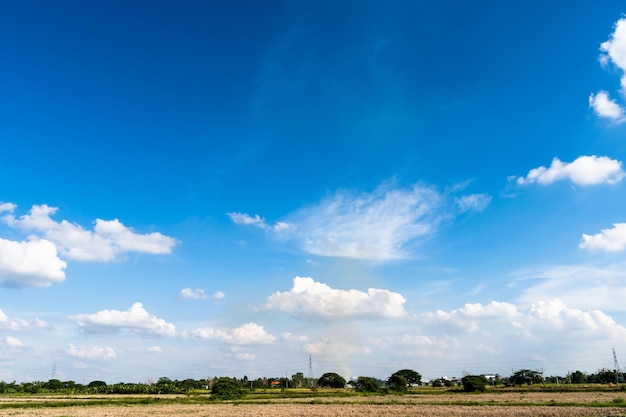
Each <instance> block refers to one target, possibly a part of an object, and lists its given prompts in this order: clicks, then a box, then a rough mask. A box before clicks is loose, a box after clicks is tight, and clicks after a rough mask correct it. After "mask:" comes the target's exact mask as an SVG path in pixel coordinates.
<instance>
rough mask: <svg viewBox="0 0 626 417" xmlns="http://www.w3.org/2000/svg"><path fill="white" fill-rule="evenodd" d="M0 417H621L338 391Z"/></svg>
mask: <svg viewBox="0 0 626 417" xmlns="http://www.w3.org/2000/svg"><path fill="white" fill-rule="evenodd" d="M0 415H3V416H17V417H19V416H41V417H62V416H72V417H81V416H85V417H86V416H90V417H99V416H102V417H104V416H107V417H112V416H128V417H143V416H146V417H147V416H188V417H195V416H198V417H200V416H203V417H204V416H294V415H298V416H310V417H318V416H319V417H323V416H355V417H356V416H362V417H369V416H372V417H373V416H435V417H438V416H442V417H443V416H477V417H482V416H485V417H487V416H493V417H509V416H510V417H521V416H546V417H547V416H551V417H552V416H554V417H559V416H563V417H565V416H574V417H577V416H580V417H586V416H603V417H608V416H626V391H622V390H597V391H594V390H589V391H584V390H583V391H564V392H563V391H559V392H556V391H532V390H518V391H506V390H489V391H487V392H485V393H480V394H475V393H462V392H455V391H447V390H433V389H431V390H417V391H410V392H409V393H408V394H404V395H357V394H356V393H353V392H346V390H319V391H317V392H312V391H309V390H287V391H281V390H267V391H265V390H263V391H260V392H256V393H252V394H249V395H247V396H246V397H245V398H243V399H240V400H237V401H234V402H228V401H226V402H221V401H218V402H215V401H211V400H210V396H209V394H206V393H197V394H192V395H125V396H122V395H76V396H72V395H63V396H59V395H25V396H14V395H9V396H1V397H0Z"/></svg>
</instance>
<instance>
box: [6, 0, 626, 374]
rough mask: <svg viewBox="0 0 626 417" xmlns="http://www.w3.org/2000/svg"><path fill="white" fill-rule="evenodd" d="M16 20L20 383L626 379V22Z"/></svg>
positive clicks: (262, 8) (314, 12) (263, 16)
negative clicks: (618, 374) (299, 375)
mask: <svg viewBox="0 0 626 417" xmlns="http://www.w3.org/2000/svg"><path fill="white" fill-rule="evenodd" d="M226 3H227V4H225V3H224V2H209V1H206V2H200V1H198V2H196V1H185V2H177V3H174V2H167V1H130V2H127V1H125V2H121V1H106V2H91V3H90V4H85V3H83V2H75V1H60V2H43V1H41V2H39V1H23V2H11V3H7V4H5V5H4V6H3V12H2V13H0V51H1V53H2V57H3V60H2V61H3V63H2V66H0V91H2V93H1V96H0V97H1V99H0V176H1V177H2V178H3V179H4V180H3V181H2V186H1V188H0V284H1V286H0V380H5V381H12V380H17V381H37V380H43V381H45V380H48V379H50V378H58V379H61V380H73V381H76V382H79V383H89V382H90V381H93V380H104V381H107V382H109V383H115V382H120V381H125V382H132V381H136V382H146V381H148V380H155V379H158V378H159V377H162V376H167V377H169V378H176V379H181V378H194V379H200V378H206V377H212V376H235V377H243V376H244V375H246V376H248V377H249V378H257V377H262V376H267V377H283V376H285V375H286V376H291V375H293V374H295V373H296V372H303V373H304V374H305V375H307V374H308V365H309V356H310V357H311V358H312V365H313V374H314V376H317V377H318V376H320V375H321V374H322V373H325V372H338V373H340V374H341V375H342V376H344V377H345V378H352V377H356V376H361V375H365V376H374V377H379V378H386V377H388V376H389V375H390V374H391V373H393V372H395V371H397V370H399V369H403V368H410V369H414V370H416V371H418V372H420V373H421V374H422V375H423V376H424V378H426V379H430V378H438V377H443V376H447V377H460V376H461V375H462V373H463V372H464V371H465V372H471V373H477V374H481V373H499V374H501V375H504V376H508V375H510V374H511V372H512V371H513V370H517V369H520V368H528V369H537V370H543V371H544V372H545V374H546V375H564V374H566V373H567V372H569V371H575V370H582V371H587V372H595V371H596V370H598V369H600V368H612V366H613V356H612V351H611V349H612V348H615V350H616V352H617V355H618V358H621V357H623V359H622V361H626V304H624V299H626V259H625V258H624V255H625V253H626V188H625V187H626V181H625V176H626V171H624V166H623V160H624V159H626V17H625V16H624V13H625V12H626V8H625V7H624V5H623V3H622V2H617V1H599V2H593V4H591V3H589V4H575V3H576V2H574V3H572V2H564V1H554V2H548V4H546V3H545V2H539V1H534V0H533V1H529V2H523V3H510V2H498V1H484V2H480V3H475V2H474V3H473V4H471V5H469V4H466V2H458V1H444V2H436V4H433V2H422V1H386V2H376V1H341V2H336V1H332V2H331V1H268V2H254V1H243V0H237V1H232V2H226Z"/></svg>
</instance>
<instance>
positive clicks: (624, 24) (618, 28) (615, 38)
mask: <svg viewBox="0 0 626 417" xmlns="http://www.w3.org/2000/svg"><path fill="white" fill-rule="evenodd" d="M600 50H601V51H602V55H601V57H600V58H601V62H604V63H609V62H612V63H613V64H614V65H615V66H616V67H618V68H619V69H620V70H621V71H622V72H626V17H622V18H621V19H619V20H618V21H617V22H615V30H614V31H613V33H612V34H611V35H610V39H609V40H608V41H606V42H603V43H602V44H601V45H600ZM621 84H622V87H624V85H625V84H626V74H624V75H622V80H621Z"/></svg>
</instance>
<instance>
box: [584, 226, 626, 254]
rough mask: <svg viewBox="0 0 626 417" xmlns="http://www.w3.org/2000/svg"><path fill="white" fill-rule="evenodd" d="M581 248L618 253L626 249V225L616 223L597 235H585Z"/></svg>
mask: <svg viewBox="0 0 626 417" xmlns="http://www.w3.org/2000/svg"><path fill="white" fill-rule="evenodd" d="M579 247H580V248H581V249H588V250H592V251H607V252H616V251H620V250H624V249H625V248H626V223H615V224H613V228H612V229H602V230H601V231H600V233H597V234H595V235H587V234H584V233H583V237H582V239H581V242H580V245H579Z"/></svg>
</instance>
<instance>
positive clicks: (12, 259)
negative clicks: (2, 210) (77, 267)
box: [0, 238, 67, 287]
mask: <svg viewBox="0 0 626 417" xmlns="http://www.w3.org/2000/svg"><path fill="white" fill-rule="evenodd" d="M66 267H67V263H66V262H65V261H63V260H61V259H60V258H59V256H58V254H57V249H56V247H55V245H54V244H53V243H52V242H50V241H49V240H46V239H36V238H32V239H31V240H29V241H21V242H17V241H12V240H6V239H2V238H0V281H1V282H4V284H5V285H15V286H28V287H47V286H50V285H52V284H54V283H59V282H63V281H64V280H65V268H66Z"/></svg>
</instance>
